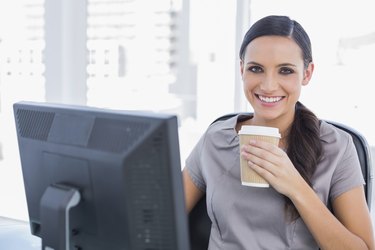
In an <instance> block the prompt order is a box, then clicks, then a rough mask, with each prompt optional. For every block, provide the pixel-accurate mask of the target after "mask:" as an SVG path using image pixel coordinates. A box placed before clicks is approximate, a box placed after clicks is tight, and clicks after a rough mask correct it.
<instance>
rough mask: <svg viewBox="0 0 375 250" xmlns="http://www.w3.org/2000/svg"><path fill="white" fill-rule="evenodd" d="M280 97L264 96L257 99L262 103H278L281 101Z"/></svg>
mask: <svg viewBox="0 0 375 250" xmlns="http://www.w3.org/2000/svg"><path fill="white" fill-rule="evenodd" d="M281 98H282V97H281V96H278V97H266V96H261V95H260V96H259V99H260V100H261V101H262V102H268V103H272V102H278V101H280V100H281Z"/></svg>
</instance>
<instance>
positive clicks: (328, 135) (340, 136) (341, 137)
mask: <svg viewBox="0 0 375 250" xmlns="http://www.w3.org/2000/svg"><path fill="white" fill-rule="evenodd" d="M320 140H321V141H322V142H324V143H328V144H331V143H339V144H341V143H345V142H346V143H348V141H350V140H352V137H351V135H350V134H349V133H348V132H346V131H344V130H342V129H340V128H338V127H336V126H335V125H333V124H332V123H330V122H329V121H326V120H321V123H320Z"/></svg>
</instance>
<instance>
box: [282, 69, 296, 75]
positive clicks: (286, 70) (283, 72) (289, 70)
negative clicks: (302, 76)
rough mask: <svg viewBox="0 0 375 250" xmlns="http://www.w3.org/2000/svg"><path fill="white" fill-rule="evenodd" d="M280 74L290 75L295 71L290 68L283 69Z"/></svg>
mask: <svg viewBox="0 0 375 250" xmlns="http://www.w3.org/2000/svg"><path fill="white" fill-rule="evenodd" d="M280 73H281V74H283V75H289V74H292V73H294V70H293V69H290V68H281V69H280Z"/></svg>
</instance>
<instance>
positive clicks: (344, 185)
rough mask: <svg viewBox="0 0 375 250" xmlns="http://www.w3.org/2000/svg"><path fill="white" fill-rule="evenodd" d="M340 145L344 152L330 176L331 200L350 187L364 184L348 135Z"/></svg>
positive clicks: (353, 146)
mask: <svg viewBox="0 0 375 250" xmlns="http://www.w3.org/2000/svg"><path fill="white" fill-rule="evenodd" d="M342 146H343V147H344V148H345V149H344V153H343V154H342V157H341V160H340V161H339V162H338V164H337V166H336V169H335V171H334V173H333V176H332V182H331V191H330V199H331V201H332V200H334V199H335V198H337V197H338V196H339V195H341V194H343V193H345V192H347V191H349V190H350V189H353V188H355V187H358V186H361V185H364V184H365V182H364V178H363V175H362V170H361V166H360V163H359V159H358V155H357V151H356V148H355V145H354V142H353V139H352V137H351V136H350V135H348V136H347V137H346V143H345V141H344V143H343V144H342Z"/></svg>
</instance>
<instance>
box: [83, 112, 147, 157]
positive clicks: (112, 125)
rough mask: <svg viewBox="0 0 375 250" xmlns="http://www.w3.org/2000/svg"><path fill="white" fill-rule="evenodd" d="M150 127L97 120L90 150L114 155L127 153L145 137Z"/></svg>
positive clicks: (90, 141)
mask: <svg viewBox="0 0 375 250" xmlns="http://www.w3.org/2000/svg"><path fill="white" fill-rule="evenodd" d="M149 127H150V125H148V124H146V123H141V122H136V121H134V122H129V121H121V120H110V119H105V118H96V119H95V123H94V127H93V129H92V132H91V135H90V139H89V143H88V148H91V149H96V150H102V151H107V152H114V153H121V152H125V151H126V150H128V149H129V148H131V147H132V146H133V145H134V143H136V142H137V141H138V140H139V139H140V138H141V137H143V136H144V134H145V133H146V132H147V131H148V129H149Z"/></svg>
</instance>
